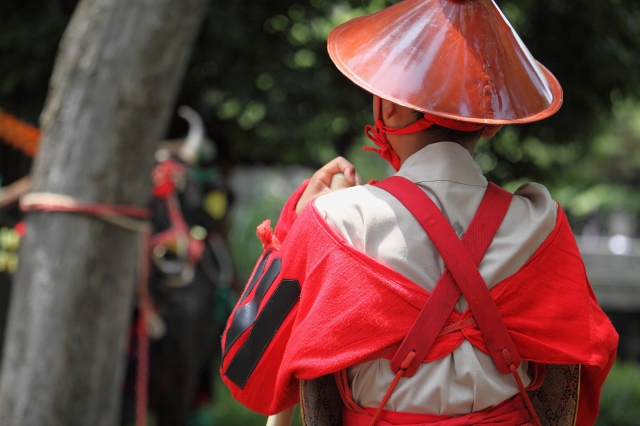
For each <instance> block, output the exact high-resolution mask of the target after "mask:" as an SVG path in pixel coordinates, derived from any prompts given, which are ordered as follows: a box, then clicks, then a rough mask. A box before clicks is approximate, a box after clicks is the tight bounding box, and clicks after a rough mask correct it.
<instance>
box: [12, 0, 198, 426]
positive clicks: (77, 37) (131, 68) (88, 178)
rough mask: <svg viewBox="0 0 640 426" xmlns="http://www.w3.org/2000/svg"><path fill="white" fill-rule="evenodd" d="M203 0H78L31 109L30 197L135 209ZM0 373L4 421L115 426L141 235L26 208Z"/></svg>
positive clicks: (146, 187)
mask: <svg viewBox="0 0 640 426" xmlns="http://www.w3.org/2000/svg"><path fill="white" fill-rule="evenodd" d="M205 7H206V0H154V1H151V0H82V1H81V2H80V3H79V5H78V7H77V10H76V11H75V13H74V16H73V17H72V19H71V22H70V23H69V26H68V28H67V30H66V32H65V35H64V37H63V40H62V42H61V45H60V50H59V53H58V57H57V59H56V64H55V68H54V73H53V76H52V79H51V82H50V89H49V94H48V98H47V102H46V106H45V109H44V111H43V113H42V117H41V128H42V130H43V134H42V140H41V149H40V153H39V155H38V157H37V159H36V162H35V165H34V170H33V172H32V175H33V182H34V187H33V191H34V192H52V193H57V194H65V195H70V196H73V197H75V198H77V199H79V200H83V201H96V202H102V203H113V204H126V205H137V206H143V205H145V204H146V202H147V201H148V199H149V192H150V173H151V167H152V165H153V152H154V149H155V145H156V143H157V141H158V140H159V139H160V138H161V136H162V135H163V132H164V131H165V128H166V124H167V122H168V117H169V116H170V113H171V108H172V106H173V102H174V100H175V96H176V93H177V89H178V87H179V83H180V81H181V79H182V76H183V74H184V70H185V68H186V64H187V60H188V57H189V55H190V53H191V46H192V44H193V41H194V39H195V35H196V33H197V31H198V29H199V27H200V24H201V22H202V18H203V17H204V12H205ZM26 222H27V234H26V237H25V239H24V240H23V245H22V248H21V253H20V255H21V256H20V259H21V266H20V269H19V271H18V273H17V274H16V276H15V281H14V289H13V294H12V301H11V308H10V313H9V325H8V330H7V341H6V344H5V349H4V361H3V366H2V373H1V375H0V377H1V381H0V424H1V425H3V426H49V425H56V426H75V425H78V426H88V425H91V426H113V425H115V424H116V423H117V420H118V411H119V410H118V409H119V405H120V400H119V390H120V386H121V381H122V376H123V363H122V361H123V358H124V354H125V340H126V339H125V338H126V335H127V324H128V320H129V317H130V313H131V308H132V300H133V295H134V287H135V286H134V284H135V282H136V277H137V274H138V243H139V238H140V237H139V235H137V234H135V233H133V232H130V231H127V230H124V229H121V228H118V227H117V226H114V225H111V224H107V223H105V222H102V221H101V220H100V219H96V218H91V217H87V216H81V215H76V214H69V213H44V212H33V213H29V214H28V215H27V219H26Z"/></svg>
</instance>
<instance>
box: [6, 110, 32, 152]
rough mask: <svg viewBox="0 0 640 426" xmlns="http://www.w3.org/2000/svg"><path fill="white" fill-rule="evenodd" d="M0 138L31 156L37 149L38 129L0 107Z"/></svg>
mask: <svg viewBox="0 0 640 426" xmlns="http://www.w3.org/2000/svg"><path fill="white" fill-rule="evenodd" d="M0 139H3V140H4V141H6V142H7V143H8V144H9V145H12V146H13V147H14V148H17V149H19V150H21V151H22V152H24V153H25V154H27V155H28V156H29V157H33V156H34V155H35V153H36V152H37V151H38V144H39V142H40V129H38V128H37V127H34V126H32V125H31V124H27V123H25V122H24V121H21V120H19V119H17V118H16V117H14V116H13V115H11V114H7V113H5V112H4V111H2V110H1V109H0Z"/></svg>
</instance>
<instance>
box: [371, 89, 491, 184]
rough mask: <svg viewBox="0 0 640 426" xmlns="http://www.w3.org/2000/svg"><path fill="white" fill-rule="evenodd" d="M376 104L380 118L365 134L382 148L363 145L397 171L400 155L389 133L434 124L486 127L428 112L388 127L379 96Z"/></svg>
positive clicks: (468, 129)
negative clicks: (383, 116)
mask: <svg viewBox="0 0 640 426" xmlns="http://www.w3.org/2000/svg"><path fill="white" fill-rule="evenodd" d="M376 106H377V108H378V118H377V119H376V122H375V124H374V125H373V126H371V125H367V126H365V128H364V134H365V136H367V138H369V140H370V141H371V142H373V143H374V144H376V145H377V146H378V148H380V149H376V148H374V147H371V146H363V147H362V148H363V149H364V150H365V151H373V152H377V153H378V155H380V157H382V158H384V159H385V160H387V161H388V162H389V163H391V166H393V169H394V170H395V171H396V172H397V171H398V170H400V157H398V154H396V152H395V151H394V150H393V148H392V147H391V144H390V143H389V140H388V139H387V133H389V134H392V135H406V134H409V133H417V132H420V131H422V130H425V129H428V128H429V127H431V126H433V125H434V124H437V125H439V126H442V127H446V128H449V129H453V130H458V131H463V132H475V131H477V130H480V129H483V128H485V127H486V126H485V125H484V124H479V123H466V122H463V121H458V120H450V119H447V118H442V117H437V116H435V115H431V114H427V113H425V114H424V116H423V117H422V118H420V119H419V120H416V121H414V122H413V123H411V124H409V125H408V126H406V127H401V128H397V127H387V126H386V125H385V124H384V121H382V101H381V99H380V97H378V96H376Z"/></svg>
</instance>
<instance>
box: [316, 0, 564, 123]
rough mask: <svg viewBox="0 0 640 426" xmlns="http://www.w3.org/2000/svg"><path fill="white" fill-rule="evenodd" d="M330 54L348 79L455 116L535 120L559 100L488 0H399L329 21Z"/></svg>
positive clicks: (558, 91) (555, 85) (556, 87)
mask: <svg viewBox="0 0 640 426" xmlns="http://www.w3.org/2000/svg"><path fill="white" fill-rule="evenodd" d="M328 49H329V55H330V56H331V59H332V60H333V62H334V63H335V64H336V66H337V67H338V69H339V70H340V71H341V72H342V73H344V74H345V75H346V76H347V77H348V78H349V79H351V80H352V81H353V82H354V83H355V84H357V85H358V86H360V87H362V88H363V89H365V90H367V91H368V92H370V93H372V94H375V95H378V96H380V97H381V98H384V99H387V100H390V101H392V102H395V103H397V104H400V105H403V106H406V107H409V108H413V109H416V110H419V111H423V112H426V113H429V114H433V115H436V116H440V117H445V118H449V119H454V120H460V121H466V122H473V123H485V124H515V123H528V122H532V121H537V120H542V119H544V118H546V117H548V116H550V115H552V114H554V113H555V112H556V111H557V110H558V109H559V108H560V106H561V104H562V88H561V87H560V83H559V82H558V80H557V79H556V78H555V77H554V76H553V74H551V72H549V70H547V69H546V68H545V67H544V66H543V65H541V64H540V63H538V62H537V61H536V60H535V59H534V58H533V57H532V56H531V54H530V53H529V51H528V50H527V48H526V47H525V46H524V44H523V43H522V41H521V40H520V37H518V35H517V34H516V32H515V31H514V30H513V28H512V27H511V25H510V24H509V22H508V21H507V19H506V18H505V16H504V15H503V14H502V12H501V11H500V9H499V8H498V7H497V6H496V4H495V3H494V2H493V1H491V0H405V1H402V2H400V3H397V4H395V5H393V6H390V7H388V8H386V9H384V10H381V11H380V12H377V13H374V14H372V15H367V16H362V17H359V18H356V19H353V20H351V21H348V22H346V23H344V24H342V25H340V26H338V27H337V28H335V29H334V30H333V31H332V32H331V34H330V35H329V39H328Z"/></svg>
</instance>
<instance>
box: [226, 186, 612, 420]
mask: <svg viewBox="0 0 640 426" xmlns="http://www.w3.org/2000/svg"><path fill="white" fill-rule="evenodd" d="M304 187H305V185H303V186H302V187H301V188H299V189H298V190H297V191H296V193H294V194H293V195H292V197H291V198H290V199H289V201H288V202H287V204H286V205H285V208H284V210H283V213H282V215H281V217H280V221H279V223H278V226H277V227H276V230H275V234H276V236H277V237H278V239H279V240H280V241H283V243H282V247H281V249H280V250H279V251H276V252H273V253H272V255H271V258H270V259H269V262H272V261H273V259H275V258H280V259H282V270H281V272H280V273H279V275H278V278H277V279H276V280H275V282H276V283H277V282H278V280H279V279H282V278H286V279H295V280H298V281H299V282H300V285H301V295H300V300H299V302H298V303H297V304H296V305H295V306H293V309H292V310H291V311H290V312H289V314H288V316H287V317H286V318H285V319H284V321H283V322H282V324H281V325H280V326H279V328H278V329H277V332H276V333H275V334H274V336H273V337H272V338H271V340H270V342H269V344H268V345H267V346H266V348H265V349H264V352H263V353H262V356H261V357H260V359H259V360H258V362H257V363H256V365H255V366H254V367H253V369H252V372H251V374H250V376H249V378H248V380H247V382H246V384H245V385H244V386H243V388H240V387H238V386H237V385H236V384H235V383H233V382H232V381H231V380H229V379H228V378H227V377H226V376H225V371H226V369H227V368H228V366H229V363H230V362H231V360H232V359H233V357H234V356H235V354H236V353H237V352H238V350H239V349H240V348H241V347H242V345H243V343H244V342H245V341H246V339H247V336H248V334H249V333H250V331H251V330H250V329H248V330H246V331H245V332H243V333H242V334H241V335H240V336H239V338H238V339H237V340H236V341H235V342H233V343H232V344H231V345H230V346H229V348H228V349H227V351H226V352H225V354H224V356H223V360H222V368H221V375H222V378H223V380H224V382H225V383H226V384H227V386H229V388H230V389H231V392H232V394H233V396H234V397H235V398H236V399H238V400H239V401H240V402H242V403H243V404H244V405H246V406H247V407H249V408H250V409H252V410H255V411H257V412H260V413H263V414H274V413H278V412H280V411H282V410H284V409H286V408H288V407H290V406H292V405H294V404H295V403H297V402H298V399H299V395H298V381H299V379H312V378H316V377H320V376H323V375H326V374H330V373H333V372H336V371H340V370H342V369H345V368H347V367H349V366H352V365H356V364H359V363H362V362H363V361H365V360H371V359H375V358H380V357H385V358H387V359H390V358H391V355H393V353H394V352H395V350H397V348H398V346H399V344H400V342H401V341H402V340H403V339H404V337H405V336H406V334H407V332H408V331H409V329H410V328H411V326H412V324H413V323H414V321H415V319H416V317H417V315H418V313H419V312H420V309H421V308H422V307H423V305H424V304H425V302H426V300H427V299H428V298H429V295H430V293H429V292H427V291H426V290H424V289H423V288H422V287H420V286H418V285H417V284H415V283H413V282H411V281H410V280H408V279H407V278H405V277H404V276H402V275H401V274H399V273H398V272H396V271H394V270H392V269H390V268H388V267H386V266H384V265H382V264H380V263H378V262H377V261H376V260H374V259H372V258H371V257H369V256H367V255H366V254H364V253H362V252H359V251H357V250H356V249H354V248H353V247H352V246H350V245H349V244H347V243H346V242H345V241H344V240H343V239H342V238H341V237H340V236H339V235H338V234H336V233H335V231H333V230H332V229H331V228H330V227H329V225H328V224H327V223H326V222H325V221H324V220H323V219H322V218H321V217H320V215H319V214H318V212H317V210H316V209H315V207H311V208H306V209H305V210H304V212H303V213H302V214H301V215H300V216H299V217H298V218H297V219H295V217H296V216H295V205H296V203H297V200H298V199H299V197H300V195H301V194H302V192H303V190H304ZM294 220H295V223H294ZM265 270H266V268H265ZM275 287H276V286H271V288H269V289H268V290H267V292H266V294H265V295H264V297H263V299H262V303H261V304H260V307H259V309H260V312H261V311H262V310H263V309H264V307H265V305H267V304H268V303H269V298H270V296H271V294H273V292H274V291H275ZM254 292H255V288H254V289H253V290H252V292H251V294H249V295H247V297H246V298H244V299H241V302H240V303H239V305H238V306H236V309H235V311H234V313H233V314H232V316H231V317H230V319H229V323H228V325H229V324H231V322H232V321H233V319H234V316H235V313H236V311H237V310H238V308H239V307H240V306H243V305H244V304H246V303H248V302H249V301H250V300H252V299H253V296H254ZM490 294H491V297H492V298H493V300H494V301H495V303H496V306H497V308H498V311H499V313H500V315H501V316H502V318H503V320H504V323H505V325H506V326H507V329H508V330H509V334H510V335H511V337H512V339H513V341H514V343H515V345H516V347H517V348H518V350H519V352H520V356H521V357H522V359H523V360H527V361H533V362H538V363H543V364H582V365H583V366H584V367H583V368H582V377H581V389H580V392H581V395H580V408H579V419H578V424H588V423H589V422H593V421H595V417H596V415H597V407H598V405H599V395H600V388H601V387H602V383H603V382H604V379H605V377H606V375H607V372H608V370H609V369H610V367H611V365H612V363H613V359H614V357H615V349H616V346H617V334H616V332H615V330H614V329H613V327H612V325H611V323H610V321H609V319H608V318H607V316H606V315H605V314H604V312H602V310H601V309H600V307H599V306H598V304H597V301H596V299H595V296H594V294H593V291H592V290H591V286H590V285H589V282H588V279H587V276H586V272H585V269H584V265H583V263H582V259H581V257H580V253H579V251H578V248H577V245H576V243H575V239H574V237H573V234H572V232H571V229H570V227H569V224H568V222H567V220H566V217H565V215H564V213H563V212H562V210H561V209H559V210H558V217H557V221H556V226H555V228H554V230H553V232H552V233H551V234H550V235H549V237H548V238H547V240H546V241H545V242H544V243H543V244H542V246H541V247H540V248H539V249H538V250H537V251H536V252H535V253H534V255H533V256H532V257H531V258H530V259H529V261H528V262H527V263H526V264H525V265H524V266H523V267H522V268H521V269H520V270H519V271H518V272H517V273H516V274H514V275H512V276H510V277H509V278H507V279H505V280H503V281H502V282H500V283H499V284H498V285H496V286H495V287H493V288H492V289H491V290H490ZM258 315H259V313H258ZM471 316H472V314H471V311H470V310H469V309H467V310H465V311H464V312H462V313H459V312H456V311H453V312H452V313H451V314H450V316H449V318H448V323H455V322H457V321H461V320H465V319H467V318H470V317H471ZM227 331H228V330H227ZM551 331H552V332H551ZM226 333H227V332H225V334H224V335H223V339H222V343H223V347H224V348H227V342H226V336H227V334H226ZM464 339H467V340H469V341H470V343H471V344H472V345H474V346H475V347H477V348H479V349H480V350H481V351H483V352H484V353H487V354H488V350H487V347H486V345H485V342H484V339H483V337H482V334H481V332H480V330H479V329H478V327H477V325H476V326H469V327H465V328H462V329H460V330H457V331H454V332H452V333H448V334H443V335H440V336H438V337H437V338H436V340H435V342H434V344H433V346H432V347H431V349H430V350H429V352H428V353H427V355H426V357H425V358H424V360H423V361H424V362H429V361H433V360H436V359H439V358H442V357H444V356H446V355H448V354H449V353H451V352H452V351H453V350H454V349H455V348H456V347H457V346H458V345H459V344H460V343H461V342H462V341H463V340H464ZM583 421H584V422H585V423H581V422H583Z"/></svg>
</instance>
